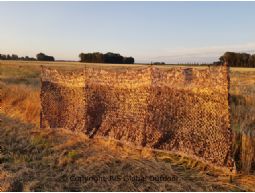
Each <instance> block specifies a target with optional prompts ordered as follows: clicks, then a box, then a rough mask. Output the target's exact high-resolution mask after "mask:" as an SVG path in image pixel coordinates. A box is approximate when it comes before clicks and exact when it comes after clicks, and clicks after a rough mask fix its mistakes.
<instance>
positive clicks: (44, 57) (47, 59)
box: [36, 53, 55, 61]
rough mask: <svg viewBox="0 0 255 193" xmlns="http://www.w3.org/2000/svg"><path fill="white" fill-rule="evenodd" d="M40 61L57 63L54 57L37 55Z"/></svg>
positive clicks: (42, 54)
mask: <svg viewBox="0 0 255 193" xmlns="http://www.w3.org/2000/svg"><path fill="white" fill-rule="evenodd" d="M36 58H37V60H38V61H55V58H54V57H53V56H47V55H45V54H44V53H39V54H37V55H36Z"/></svg>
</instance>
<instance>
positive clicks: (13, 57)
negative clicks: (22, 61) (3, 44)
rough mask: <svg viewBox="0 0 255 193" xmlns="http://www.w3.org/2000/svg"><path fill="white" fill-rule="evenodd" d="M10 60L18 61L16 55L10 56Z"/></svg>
mask: <svg viewBox="0 0 255 193" xmlns="http://www.w3.org/2000/svg"><path fill="white" fill-rule="evenodd" d="M11 59H12V60H18V59H19V56H18V55H16V54H12V56H11Z"/></svg>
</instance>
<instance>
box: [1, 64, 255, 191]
mask: <svg viewBox="0 0 255 193" xmlns="http://www.w3.org/2000/svg"><path fill="white" fill-rule="evenodd" d="M42 64H43V65H45V64H46V65H50V66H54V67H57V68H61V69H64V70H70V69H73V68H80V67H82V66H83V65H81V64H79V63H64V64H63V63H31V62H29V63H28V62H10V61H8V62H2V61H0V73H1V74H0V78H1V81H0V88H1V99H2V101H1V115H0V119H1V122H0V163H1V165H0V191H1V190H9V191H20V190H23V191H76V190H78V191H81V190H83V191H100V190H101V191H107V190H108V191H240V190H246V191H247V190H248V191H255V189H254V186H253V184H254V183H255V177H254V175H237V176H234V177H233V178H232V180H231V181H232V182H231V183H230V177H229V176H225V175H223V174H221V173H219V171H212V170H211V169H210V168H208V166H207V165H204V164H202V163H199V162H196V161H194V160H191V159H187V158H184V157H179V156H175V155H170V154H167V153H156V152H152V151H150V150H139V149H134V148H131V147H127V146H124V145H122V144H120V143H118V142H113V141H104V140H102V139H94V140H90V139H88V138H87V137H86V136H84V135H83V134H75V133H71V132H69V131H67V130H64V129H57V130H50V129H45V130H40V129H38V127H39V113H40V99H39V95H40V94H39V93H40V79H39V74H40V65H42ZM97 66H98V67H101V66H100V65H97ZM121 67H123V66H122V65H112V66H110V67H109V68H115V69H121ZM134 67H137V68H139V67H141V66H139V65H134ZM254 85H255V71H251V72H247V71H246V70H243V69H240V70H237V69H234V70H232V73H231V94H232V96H234V97H232V106H231V108H232V122H233V130H234V131H235V135H234V140H235V143H234V145H235V147H234V148H235V149H236V157H237V158H238V157H240V155H241V153H240V152H241V145H242V143H241V142H242V140H241V136H242V135H241V133H242V130H244V129H246V130H247V128H248V129H250V130H251V129H254V128H255V127H254V118H255V116H254V115H255V114H254V113H255V86H254ZM243 144H244V143H243ZM246 149H247V147H246ZM239 159H240V158H239ZM240 160H241V159H240ZM238 167H239V168H241V162H240V163H238ZM128 175H130V176H138V177H140V178H141V177H145V176H150V175H152V176H160V175H167V176H168V177H171V179H172V181H161V182H158V181H151V180H148V179H147V180H143V181H141V180H140V181H138V182H137V181H135V180H133V181H132V180H128V181H123V178H124V177H125V176H128ZM84 176H105V177H109V176H115V177H116V176H120V177H121V179H122V180H116V179H115V180H111V181H109V180H108V181H107V180H106V181H103V182H102V181H95V178H93V179H90V180H89V181H79V179H80V180H82V179H84V178H82V177H84ZM71 177H75V179H76V182H74V181H73V180H72V179H73V178H71ZM176 179H177V181H176Z"/></svg>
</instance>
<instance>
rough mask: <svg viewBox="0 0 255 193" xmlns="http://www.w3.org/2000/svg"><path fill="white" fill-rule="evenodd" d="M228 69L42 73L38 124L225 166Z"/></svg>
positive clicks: (227, 158)
mask: <svg viewBox="0 0 255 193" xmlns="http://www.w3.org/2000/svg"><path fill="white" fill-rule="evenodd" d="M228 77H229V75H228V67H226V66H217V67H210V68H206V69H198V68H167V69H161V68H155V67H148V68H143V69H127V70H122V71H117V70H105V69H100V68H91V67H90V68H86V69H84V70H82V71H76V72H58V71H56V70H51V69H48V68H45V67H44V68H43V70H42V90H41V102H42V113H41V126H42V127H51V128H57V127H64V128H68V129H71V130H74V131H82V132H84V133H86V134H87V135H89V136H104V137H108V138H113V139H116V140H121V141H123V142H125V143H129V144H132V145H136V146H139V147H150V148H155V149H160V150H167V151H173V152H176V153H181V154H185V155H187V156H191V157H194V158H198V159H200V160H204V161H207V162H209V163H212V164H214V165H216V166H228V164H229V162H230V153H231V152H230V151H231V129H230V119H229V118H230V117H229V102H228V96H229V78H228Z"/></svg>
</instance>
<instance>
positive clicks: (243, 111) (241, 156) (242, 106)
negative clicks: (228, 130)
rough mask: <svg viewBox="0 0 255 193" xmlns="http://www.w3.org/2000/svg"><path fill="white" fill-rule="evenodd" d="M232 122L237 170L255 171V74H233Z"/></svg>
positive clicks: (237, 72)
mask: <svg viewBox="0 0 255 193" xmlns="http://www.w3.org/2000/svg"><path fill="white" fill-rule="evenodd" d="M230 85H231V88H230V93H231V122H232V129H233V151H234V157H235V160H236V163H237V168H238V169H239V170H242V171H243V172H244V173H250V172H253V171H255V155H254V149H255V143H254V141H255V134H254V133H255V73H254V72H245V71H233V72H232V73H231V84H230Z"/></svg>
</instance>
